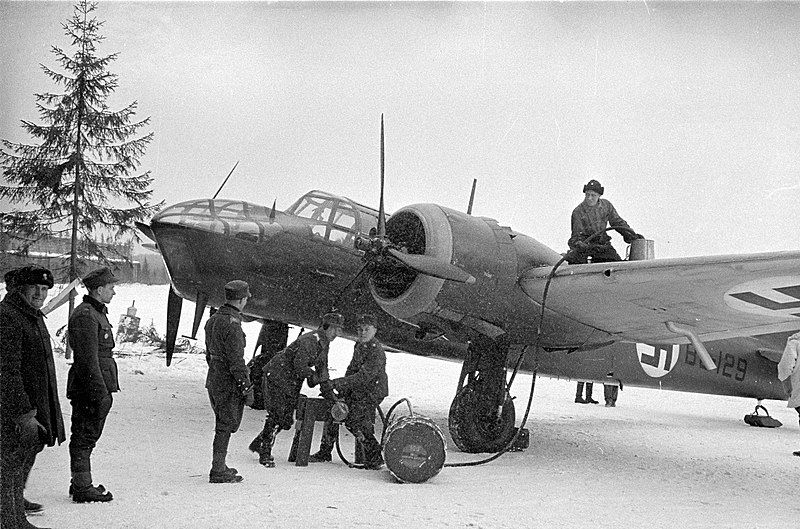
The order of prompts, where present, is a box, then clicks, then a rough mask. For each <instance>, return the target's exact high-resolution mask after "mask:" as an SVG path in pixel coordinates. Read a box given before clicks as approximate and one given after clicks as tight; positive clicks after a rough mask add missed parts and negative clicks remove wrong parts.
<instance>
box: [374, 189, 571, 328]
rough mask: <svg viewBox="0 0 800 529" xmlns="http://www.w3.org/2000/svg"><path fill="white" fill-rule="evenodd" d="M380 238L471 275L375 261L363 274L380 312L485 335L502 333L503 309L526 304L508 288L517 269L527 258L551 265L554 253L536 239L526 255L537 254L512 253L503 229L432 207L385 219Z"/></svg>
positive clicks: (513, 288) (512, 244) (505, 316)
mask: <svg viewBox="0 0 800 529" xmlns="http://www.w3.org/2000/svg"><path fill="white" fill-rule="evenodd" d="M386 235H387V238H388V239H389V240H390V241H391V242H392V244H393V245H394V246H395V247H398V248H400V249H401V251H403V252H407V253H411V254H417V255H426V256H429V257H433V258H435V259H439V260H442V261H444V262H448V263H452V264H453V265H456V266H458V267H459V268H462V269H463V270H465V271H466V272H469V273H470V274H471V275H472V276H474V277H475V279H476V281H475V283H474V284H464V283H458V282H454V281H447V280H444V279H439V278H435V277H432V276H428V275H424V274H421V273H418V272H416V271H414V270H412V269H410V268H408V267H406V266H404V265H403V264H402V263H399V262H396V261H387V262H385V263H382V264H381V265H380V266H378V267H376V269H375V270H373V272H372V273H371V274H370V289H371V291H372V295H373V296H374V297H375V300H376V301H377V303H378V304H379V305H380V306H381V308H383V310H385V311H386V312H388V313H389V314H391V315H392V316H394V317H395V318H397V319H399V320H402V321H405V322H408V323H411V324H414V325H419V326H420V327H421V328H431V327H435V328H437V329H438V330H440V331H443V332H447V331H452V330H454V329H456V330H464V328H465V327H466V328H469V329H473V330H475V331H477V332H480V333H481V334H484V335H486V336H489V337H496V336H498V335H499V334H502V333H503V332H505V331H506V329H504V326H505V325H506V323H504V322H508V321H514V320H515V319H514V318H510V317H509V312H510V311H513V310H514V308H515V306H516V307H517V308H518V307H519V304H522V303H524V304H525V306H530V300H529V299H527V298H524V295H521V293H520V292H519V289H517V288H516V278H517V274H518V271H519V270H520V267H521V266H527V265H528V264H530V263H527V261H529V260H537V259H538V260H540V261H542V262H554V261H553V260H554V259H555V260H557V259H558V258H559V257H560V256H559V255H558V254H556V253H555V252H553V251H552V250H549V249H547V248H546V247H544V246H543V245H538V243H536V244H537V245H538V246H536V247H535V248H534V251H533V253H534V254H535V253H537V252H538V253H540V254H541V255H538V256H537V255H533V256H532V255H525V256H519V255H518V248H517V247H515V241H514V239H515V237H517V235H516V234H515V233H514V232H512V231H511V230H510V229H509V228H506V227H501V226H499V225H498V224H497V222H496V221H494V220H492V219H487V218H483V217H473V216H471V215H467V214H464V213H461V212H459V211H455V210H451V209H448V208H444V207H442V206H438V205H436V204H414V205H411V206H407V207H405V208H402V209H401V210H399V211H397V212H395V213H394V214H393V215H392V216H391V218H390V219H389V220H388V222H387V223H386ZM521 237H524V236H521ZM525 239H528V240H529V241H531V239H529V238H525ZM528 253H530V252H528ZM520 260H523V261H526V262H525V263H520ZM516 321H519V318H516Z"/></svg>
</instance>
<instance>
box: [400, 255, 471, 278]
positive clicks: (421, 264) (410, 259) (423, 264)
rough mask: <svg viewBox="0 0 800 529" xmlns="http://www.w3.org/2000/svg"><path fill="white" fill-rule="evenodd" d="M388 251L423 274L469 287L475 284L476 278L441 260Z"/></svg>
mask: <svg viewBox="0 0 800 529" xmlns="http://www.w3.org/2000/svg"><path fill="white" fill-rule="evenodd" d="M388 251H389V253H390V254H392V256H394V257H395V258H396V259H397V260H398V261H400V262H402V263H403V264H404V265H406V266H407V267H409V268H411V269H412V270H416V271H417V272H419V273H421V274H425V275H429V276H433V277H438V278H440V279H447V280H449V281H456V282H457V283H467V284H468V285H471V284H473V283H474V282H475V278H474V277H472V276H471V275H470V274H468V273H467V272H465V271H464V270H462V269H460V268H459V267H457V266H455V265H453V264H450V263H445V262H444V261H440V260H439V259H435V258H433V257H429V256H427V255H417V254H411V253H403V252H401V251H399V250H395V249H394V248H389V249H388Z"/></svg>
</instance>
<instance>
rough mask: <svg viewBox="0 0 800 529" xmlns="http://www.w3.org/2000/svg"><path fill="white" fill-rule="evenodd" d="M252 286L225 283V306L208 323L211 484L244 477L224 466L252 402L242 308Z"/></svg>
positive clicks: (209, 477) (233, 282)
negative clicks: (211, 412) (211, 441)
mask: <svg viewBox="0 0 800 529" xmlns="http://www.w3.org/2000/svg"><path fill="white" fill-rule="evenodd" d="M250 296H251V294H250V286H249V285H248V284H247V283H246V282H244V281H240V280H235V281H230V282H229V283H226V284H225V304H224V305H222V306H221V307H220V308H219V310H218V311H216V312H215V313H214V315H213V316H211V317H210V318H209V319H208V321H207V322H206V326H205V333H206V361H207V362H208V376H207V377H206V389H207V390H208V398H209V400H210V401H211V409H213V410H214V418H215V425H214V445H213V455H212V459H211V472H209V475H208V481H209V482H211V483H238V482H240V481H242V479H244V478H242V476H240V475H239V474H238V472H237V471H236V469H235V468H230V467H228V466H227V464H226V463H225V458H226V456H227V454H228V443H229V442H230V439H231V434H232V433H234V432H236V431H237V430H238V429H239V425H240V424H241V423H242V413H243V412H244V406H245V404H252V402H253V385H252V384H251V383H250V372H249V370H248V369H247V365H246V364H245V362H244V347H245V336H244V331H242V309H243V308H244V306H245V305H246V304H247V300H248V299H249V298H250Z"/></svg>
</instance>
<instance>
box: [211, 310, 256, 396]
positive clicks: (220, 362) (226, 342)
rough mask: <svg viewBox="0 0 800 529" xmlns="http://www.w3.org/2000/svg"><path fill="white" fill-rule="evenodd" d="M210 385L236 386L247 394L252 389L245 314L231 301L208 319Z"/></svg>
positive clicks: (215, 386) (215, 388)
mask: <svg viewBox="0 0 800 529" xmlns="http://www.w3.org/2000/svg"><path fill="white" fill-rule="evenodd" d="M205 332H206V361H207V362H208V376H207V377H206V388H208V389H210V390H225V389H230V388H235V390H236V391H237V392H238V393H241V394H245V393H247V391H248V390H249V389H250V386H251V385H250V370H249V369H248V367H247V364H245V362H244V348H245V345H246V341H245V336H244V331H243V330H242V313H241V311H240V310H239V309H237V308H236V307H234V306H233V305H228V304H227V303H226V304H225V305H223V306H221V307H220V308H219V310H218V311H217V312H215V313H214V315H213V316H211V317H210V318H209V319H208V321H207V322H206V326H205Z"/></svg>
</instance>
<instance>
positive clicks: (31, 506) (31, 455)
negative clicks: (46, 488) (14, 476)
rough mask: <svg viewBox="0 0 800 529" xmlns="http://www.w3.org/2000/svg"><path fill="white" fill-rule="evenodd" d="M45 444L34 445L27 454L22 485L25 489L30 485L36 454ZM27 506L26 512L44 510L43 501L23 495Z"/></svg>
mask: <svg viewBox="0 0 800 529" xmlns="http://www.w3.org/2000/svg"><path fill="white" fill-rule="evenodd" d="M43 448H44V447H43V445H40V446H36V447H33V448H32V449H31V450H29V451H28V453H27V454H26V456H25V463H24V465H23V467H22V487H23V491H24V490H25V487H26V486H27V485H28V476H30V474H31V469H32V468H33V464H34V463H35V462H36V455H37V454H38V453H39V452H41V451H42V450H43ZM22 502H23V504H24V506H25V514H34V513H40V512H42V511H43V510H44V507H43V506H42V504H41V503H34V502H32V501H28V500H27V499H25V498H24V497H23V500H22Z"/></svg>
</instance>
